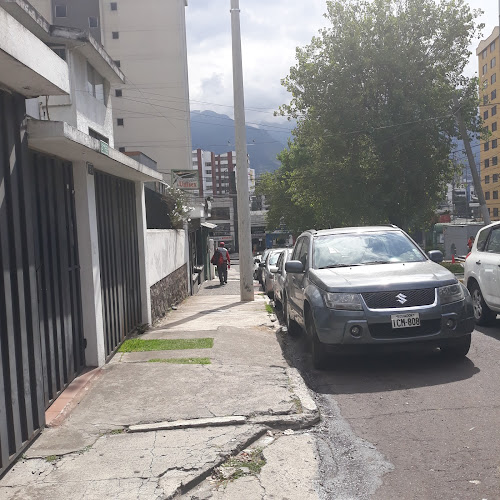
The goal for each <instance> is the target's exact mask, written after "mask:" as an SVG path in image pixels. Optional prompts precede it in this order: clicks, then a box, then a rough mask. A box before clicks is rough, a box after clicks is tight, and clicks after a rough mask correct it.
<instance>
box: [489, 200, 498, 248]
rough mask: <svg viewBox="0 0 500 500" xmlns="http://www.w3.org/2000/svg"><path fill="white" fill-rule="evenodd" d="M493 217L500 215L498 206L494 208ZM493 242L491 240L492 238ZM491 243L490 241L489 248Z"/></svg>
mask: <svg viewBox="0 0 500 500" xmlns="http://www.w3.org/2000/svg"><path fill="white" fill-rule="evenodd" d="M493 217H498V208H494V209H493ZM490 242H491V240H490ZM489 246H490V244H489V243H488V248H489Z"/></svg>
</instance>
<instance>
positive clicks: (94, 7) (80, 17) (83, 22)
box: [39, 0, 109, 42]
mask: <svg viewBox="0 0 500 500" xmlns="http://www.w3.org/2000/svg"><path fill="white" fill-rule="evenodd" d="M39 1H40V0H39ZM107 3H108V5H109V2H107ZM61 4H65V5H66V6H67V17H65V18H61V17H59V18H56V17H55V8H56V7H55V6H56V5H61ZM45 6H46V2H45ZM52 16H53V17H52V20H53V24H57V25H58V26H67V27H69V28H81V29H84V30H86V31H89V32H90V34H91V35H92V36H93V37H94V38H95V39H96V40H97V41H98V42H100V41H101V26H100V23H99V26H97V28H90V26H89V17H90V16H92V17H96V18H97V19H99V0H84V1H82V0H52Z"/></svg>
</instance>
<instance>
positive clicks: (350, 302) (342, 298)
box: [324, 293, 363, 311]
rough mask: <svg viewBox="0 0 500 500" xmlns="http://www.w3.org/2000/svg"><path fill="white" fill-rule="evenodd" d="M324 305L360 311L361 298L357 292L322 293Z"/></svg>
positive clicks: (361, 308) (361, 307)
mask: <svg viewBox="0 0 500 500" xmlns="http://www.w3.org/2000/svg"><path fill="white" fill-rule="evenodd" d="M324 299H325V304H326V307H329V308H330V309H343V310H345V311H362V310H363V306H362V305H361V299H360V298H359V295H358V294H357V293H326V294H325V295H324Z"/></svg>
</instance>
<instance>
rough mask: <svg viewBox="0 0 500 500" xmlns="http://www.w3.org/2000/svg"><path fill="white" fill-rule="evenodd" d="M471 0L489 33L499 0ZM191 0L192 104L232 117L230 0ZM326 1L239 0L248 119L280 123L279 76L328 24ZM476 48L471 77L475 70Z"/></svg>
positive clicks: (281, 90)
mask: <svg viewBox="0 0 500 500" xmlns="http://www.w3.org/2000/svg"><path fill="white" fill-rule="evenodd" d="M468 3H469V4H470V6H471V7H472V8H474V9H476V8H481V9H482V10H483V11H485V14H484V15H483V16H482V17H481V19H480V21H481V22H483V23H485V25H486V27H485V29H484V30H483V35H484V36H483V38H486V37H487V36H489V35H490V34H491V32H492V30H493V27H494V26H496V25H497V24H498V3H497V2H496V1H494V0H468ZM188 4H189V5H188V7H187V9H186V25H187V39H188V59H189V80H190V97H191V109H192V110H195V109H200V110H202V109H211V110H213V111H216V112H218V113H222V114H227V115H230V116H231V117H232V115H233V109H232V99H233V89H232V59H231V18H230V12H229V8H230V0H188ZM325 6H326V0H296V1H293V0H292V1H291V0H240V8H241V31H242V47H243V72H244V81H245V107H246V108H247V112H246V115H247V122H250V123H261V122H271V123H275V124H276V125H278V123H277V120H278V119H274V118H273V111H274V110H276V109H277V108H278V106H279V105H280V104H283V103H285V102H288V100H289V95H288V94H287V92H286V91H285V90H284V88H283V87H282V86H281V84H280V80H281V78H284V77H285V76H286V75H287V74H288V72H289V69H290V67H291V66H293V65H294V64H295V48H296V47H297V46H304V45H306V44H308V43H309V42H310V41H311V38H312V37H313V36H314V35H316V34H317V32H318V30H319V29H320V28H321V27H323V26H326V24H327V21H326V19H325V18H324V17H323V14H324V12H325V11H326V7H325ZM476 45H477V42H475V46H476ZM475 46H474V49H475ZM472 49H473V47H471V51H472V52H473V55H472V56H471V61H470V63H469V65H468V67H467V73H468V75H470V76H471V75H473V74H474V73H475V72H476V71H477V59H476V57H475V50H472Z"/></svg>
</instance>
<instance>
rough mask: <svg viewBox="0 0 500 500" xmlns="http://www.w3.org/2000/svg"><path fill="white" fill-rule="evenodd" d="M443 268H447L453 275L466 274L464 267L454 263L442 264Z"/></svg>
mask: <svg viewBox="0 0 500 500" xmlns="http://www.w3.org/2000/svg"><path fill="white" fill-rule="evenodd" d="M441 265H442V266H443V267H446V269H448V271H451V272H452V273H453V274H464V267H463V266H462V265H461V264H457V263H453V262H441Z"/></svg>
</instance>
